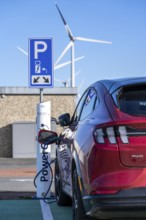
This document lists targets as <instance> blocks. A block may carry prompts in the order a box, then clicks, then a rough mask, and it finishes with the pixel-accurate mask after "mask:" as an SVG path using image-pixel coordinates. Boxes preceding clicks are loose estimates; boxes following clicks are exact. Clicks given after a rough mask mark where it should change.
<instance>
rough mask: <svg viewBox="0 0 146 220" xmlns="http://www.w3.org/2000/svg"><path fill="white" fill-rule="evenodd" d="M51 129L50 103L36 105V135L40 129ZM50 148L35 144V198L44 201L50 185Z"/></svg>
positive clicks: (48, 195) (48, 194) (47, 195)
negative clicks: (36, 174)
mask: <svg viewBox="0 0 146 220" xmlns="http://www.w3.org/2000/svg"><path fill="white" fill-rule="evenodd" d="M50 127H51V103H50V102H49V101H48V102H42V103H39V104H38V105H37V134H38V133H39V131H40V129H46V130H50ZM50 157H51V146H50V145H43V144H40V143H38V142H37V173H38V176H37V178H36V186H37V193H36V197H37V198H39V199H44V197H45V198H48V197H50V193H49V192H47V191H48V188H49V185H50V170H49V169H48V164H49V163H50Z"/></svg>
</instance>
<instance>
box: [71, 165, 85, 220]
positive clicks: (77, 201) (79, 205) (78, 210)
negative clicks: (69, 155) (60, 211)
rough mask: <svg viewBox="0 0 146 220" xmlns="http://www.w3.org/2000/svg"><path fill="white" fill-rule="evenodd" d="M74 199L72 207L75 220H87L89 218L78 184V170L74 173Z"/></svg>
mask: <svg viewBox="0 0 146 220" xmlns="http://www.w3.org/2000/svg"><path fill="white" fill-rule="evenodd" d="M72 188H73V197H72V207H73V220H87V219H89V217H87V216H86V215H85V210H84V206H83V201H82V197H81V192H80V188H79V183H78V175H77V171H76V169H74V171H73V183H72Z"/></svg>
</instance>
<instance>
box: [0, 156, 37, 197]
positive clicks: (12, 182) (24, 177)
mask: <svg viewBox="0 0 146 220" xmlns="http://www.w3.org/2000/svg"><path fill="white" fill-rule="evenodd" d="M35 175H36V160H35V159H12V158H0V199H17V198H23V197H26V198H28V197H29V198H31V197H33V196H35V194H36V193H35V192H36V189H35V187H34V184H33V179H34V176H35Z"/></svg>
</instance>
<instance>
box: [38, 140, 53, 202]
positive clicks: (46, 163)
mask: <svg viewBox="0 0 146 220" xmlns="http://www.w3.org/2000/svg"><path fill="white" fill-rule="evenodd" d="M46 146H48V143H46V144H45V145H44V146H42V144H41V148H42V149H43V152H44V151H45V149H47V147H46ZM44 160H45V166H44V167H43V168H42V169H41V170H40V171H39V172H38V173H37V174H36V176H35V178H34V186H35V187H36V188H37V185H36V179H37V178H38V176H39V175H40V174H41V173H43V171H44V170H46V169H48V167H49V170H50V174H51V178H50V183H49V186H48V189H47V192H46V193H45V195H44V197H43V200H44V202H45V203H49V204H50V203H53V202H56V196H51V197H50V198H48V197H47V194H48V193H49V191H50V190H51V186H52V183H53V179H54V175H53V170H52V167H51V164H52V163H54V162H55V160H56V158H55V159H54V160H52V161H51V162H48V160H47V157H44Z"/></svg>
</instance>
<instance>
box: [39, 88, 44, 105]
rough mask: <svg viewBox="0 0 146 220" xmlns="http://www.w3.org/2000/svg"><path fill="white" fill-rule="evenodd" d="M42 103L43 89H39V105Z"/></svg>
mask: <svg viewBox="0 0 146 220" xmlns="http://www.w3.org/2000/svg"><path fill="white" fill-rule="evenodd" d="M43 101H44V100H43V89H40V103H42V102H43Z"/></svg>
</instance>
